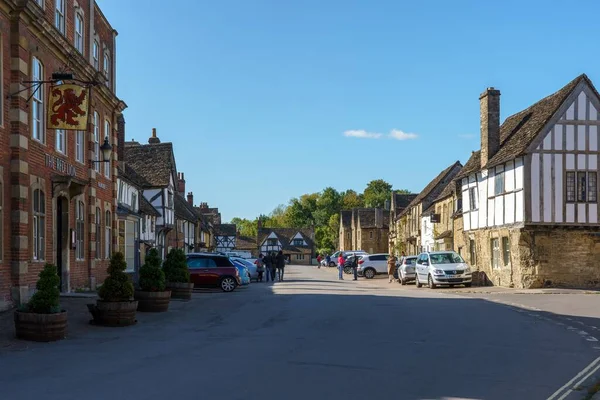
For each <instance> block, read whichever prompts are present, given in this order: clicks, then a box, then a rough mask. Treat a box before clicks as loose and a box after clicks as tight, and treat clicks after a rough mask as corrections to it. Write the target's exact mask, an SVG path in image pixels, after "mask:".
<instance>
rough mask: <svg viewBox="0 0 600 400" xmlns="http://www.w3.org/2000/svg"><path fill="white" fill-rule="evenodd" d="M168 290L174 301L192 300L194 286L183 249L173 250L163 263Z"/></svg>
mask: <svg viewBox="0 0 600 400" xmlns="http://www.w3.org/2000/svg"><path fill="white" fill-rule="evenodd" d="M163 270H164V271H165V278H166V280H167V289H169V290H171V298H172V299H182V300H190V299H191V298H192V290H193V289H194V284H193V283H190V271H188V266H187V258H186V256H185V253H184V252H183V250H181V249H171V251H170V252H169V254H167V259H166V260H165V262H164V263H163Z"/></svg>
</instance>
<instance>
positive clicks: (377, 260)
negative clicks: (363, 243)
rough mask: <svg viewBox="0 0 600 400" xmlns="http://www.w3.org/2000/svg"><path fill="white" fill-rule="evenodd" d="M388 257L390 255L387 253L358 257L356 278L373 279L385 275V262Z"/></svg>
mask: <svg viewBox="0 0 600 400" xmlns="http://www.w3.org/2000/svg"><path fill="white" fill-rule="evenodd" d="M389 257H390V255H389V254H387V253H380V254H366V255H363V256H360V259H359V260H358V276H364V277H365V278H367V279H373V278H374V277H375V275H379V274H385V275H387V260H388V258H389Z"/></svg>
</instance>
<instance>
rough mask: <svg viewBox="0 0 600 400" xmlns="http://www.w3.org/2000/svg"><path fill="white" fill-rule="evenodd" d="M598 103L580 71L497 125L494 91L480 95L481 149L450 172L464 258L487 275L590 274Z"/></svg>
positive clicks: (595, 278)
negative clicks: (457, 195)
mask: <svg viewBox="0 0 600 400" xmlns="http://www.w3.org/2000/svg"><path fill="white" fill-rule="evenodd" d="M598 110H600V98H599V95H598V92H597V91H596V89H595V88H594V86H593V84H592V82H591V81H590V80H589V79H588V77H587V76H585V75H581V76H579V77H577V78H576V79H574V80H573V81H571V82H570V83H569V84H567V85H566V86H565V87H563V88H562V89H560V90H559V91H557V92H556V93H554V94H552V95H550V96H548V97H545V98H543V99H542V100H540V101H539V102H537V103H535V104H534V105H532V106H531V107H528V108H526V109H525V110H523V111H520V112H518V113H517V114H514V115H512V116H510V117H508V118H507V119H506V120H505V121H504V123H503V124H502V125H500V91H498V90H496V89H494V88H488V89H487V90H486V91H485V92H484V93H483V94H482V95H481V96H480V116H481V151H479V152H476V153H473V155H472V157H471V159H470V160H469V162H468V163H467V165H466V166H465V168H464V170H463V171H461V173H460V175H459V178H460V179H461V188H462V198H463V212H464V214H463V224H464V232H465V235H466V240H467V241H468V243H469V246H470V250H471V253H472V255H471V256H470V257H469V258H470V260H471V262H472V263H474V264H475V267H476V268H477V269H479V270H480V271H482V272H485V274H486V275H487V278H488V281H489V282H491V283H493V284H496V285H502V286H514V287H518V288H530V287H539V286H542V285H553V286H554V285H576V286H587V285H597V284H598V283H599V282H600V269H599V268H598V260H600V223H599V221H600V209H599V208H598V165H599V162H600V160H599V158H600V151H599V139H600V138H599V136H598V135H599V127H600V116H599V113H598Z"/></svg>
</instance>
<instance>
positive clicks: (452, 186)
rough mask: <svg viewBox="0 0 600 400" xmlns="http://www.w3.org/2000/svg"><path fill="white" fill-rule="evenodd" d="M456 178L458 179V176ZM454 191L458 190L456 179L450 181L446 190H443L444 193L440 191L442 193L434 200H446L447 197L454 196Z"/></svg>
mask: <svg viewBox="0 0 600 400" xmlns="http://www.w3.org/2000/svg"><path fill="white" fill-rule="evenodd" d="M461 171H462V170H461ZM454 179H456V177H455V178H454ZM454 192H456V180H453V181H450V182H448V184H447V185H446V187H445V188H444V190H442V193H440V195H439V196H438V197H437V198H436V199H435V200H434V202H437V201H440V200H444V199H445V198H448V197H450V196H452V195H453V194H454ZM432 204H433V203H432Z"/></svg>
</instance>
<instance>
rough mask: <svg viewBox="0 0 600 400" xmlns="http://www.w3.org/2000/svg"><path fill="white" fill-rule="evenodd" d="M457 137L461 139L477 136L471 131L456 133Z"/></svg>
mask: <svg viewBox="0 0 600 400" xmlns="http://www.w3.org/2000/svg"><path fill="white" fill-rule="evenodd" d="M458 137H459V138H461V139H473V138H475V137H477V135H475V134H472V133H464V134H462V135H458Z"/></svg>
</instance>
